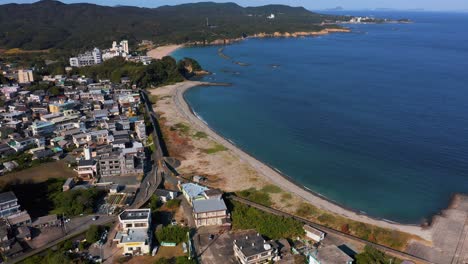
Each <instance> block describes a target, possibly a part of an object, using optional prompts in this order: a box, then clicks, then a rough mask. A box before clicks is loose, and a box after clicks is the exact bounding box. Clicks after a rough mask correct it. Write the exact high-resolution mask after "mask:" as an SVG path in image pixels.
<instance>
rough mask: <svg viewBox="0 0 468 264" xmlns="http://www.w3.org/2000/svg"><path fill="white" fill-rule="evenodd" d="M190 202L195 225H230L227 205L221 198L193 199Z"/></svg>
mask: <svg viewBox="0 0 468 264" xmlns="http://www.w3.org/2000/svg"><path fill="white" fill-rule="evenodd" d="M192 204H193V218H194V220H195V224H196V225H197V227H201V226H213V225H219V226H220V225H230V221H229V215H228V211H227V207H226V204H225V203H224V200H223V199H222V198H213V199H206V200H195V201H193V202H192Z"/></svg>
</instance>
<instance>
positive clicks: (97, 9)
mask: <svg viewBox="0 0 468 264" xmlns="http://www.w3.org/2000/svg"><path fill="white" fill-rule="evenodd" d="M11 14H15V15H14V16H11ZM270 14H275V15H276V17H275V19H268V18H267V16H269V15H270ZM340 18H341V17H339V16H334V15H321V14H317V13H314V12H311V11H308V10H306V9H305V8H303V7H290V6H286V5H266V6H260V7H242V6H239V5H238V4H236V3H214V2H200V3H192V4H182V5H175V6H161V7H158V8H141V7H133V6H116V7H109V6H101V5H96V4H89V3H74V4H65V3H62V2H60V1H55V0H42V1H39V2H35V3H31V4H5V5H0V47H1V48H21V49H25V50H40V49H53V48H56V49H65V50H83V49H89V48H92V47H94V46H96V47H107V46H109V45H110V43H111V41H113V40H119V39H128V40H129V41H130V42H131V43H132V44H133V45H135V44H136V43H137V42H138V41H141V40H143V39H148V40H152V41H154V42H155V43H158V44H166V43H177V44H180V43H187V42H203V41H207V42H209V41H212V40H215V39H220V38H221V39H223V38H226V39H231V38H239V37H242V36H246V35H254V34H256V33H274V32H297V31H301V32H302V31H310V32H312V31H320V30H322V29H324V26H322V25H321V23H322V22H333V21H336V20H339V19H340ZM207 20H208V21H209V23H208V21H207Z"/></svg>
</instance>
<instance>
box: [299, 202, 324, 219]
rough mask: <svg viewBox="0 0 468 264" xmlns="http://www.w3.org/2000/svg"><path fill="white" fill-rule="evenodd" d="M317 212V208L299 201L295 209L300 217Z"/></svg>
mask: <svg viewBox="0 0 468 264" xmlns="http://www.w3.org/2000/svg"><path fill="white" fill-rule="evenodd" d="M318 213H319V211H318V210H317V208H316V207H315V206H313V205H311V204H308V203H301V204H300V205H299V207H298V208H297V210H296V215H298V216H300V217H311V216H317V214H318Z"/></svg>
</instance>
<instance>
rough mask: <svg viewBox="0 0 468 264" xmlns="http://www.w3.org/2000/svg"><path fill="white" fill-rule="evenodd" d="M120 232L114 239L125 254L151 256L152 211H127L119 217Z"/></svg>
mask: <svg viewBox="0 0 468 264" xmlns="http://www.w3.org/2000/svg"><path fill="white" fill-rule="evenodd" d="M119 222H120V225H119V231H118V232H117V233H116V234H115V237H114V239H113V241H114V242H117V243H118V244H117V247H119V248H123V249H124V254H132V255H142V254H149V253H150V247H151V237H152V233H151V210H150V209H127V210H125V211H123V212H122V213H121V214H120V215H119Z"/></svg>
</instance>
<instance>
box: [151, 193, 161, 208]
mask: <svg viewBox="0 0 468 264" xmlns="http://www.w3.org/2000/svg"><path fill="white" fill-rule="evenodd" d="M160 205H161V202H160V200H159V196H157V195H156V194H153V196H151V200H150V204H149V206H150V209H151V211H152V212H155V211H156V210H158V208H159V206H160Z"/></svg>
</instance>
